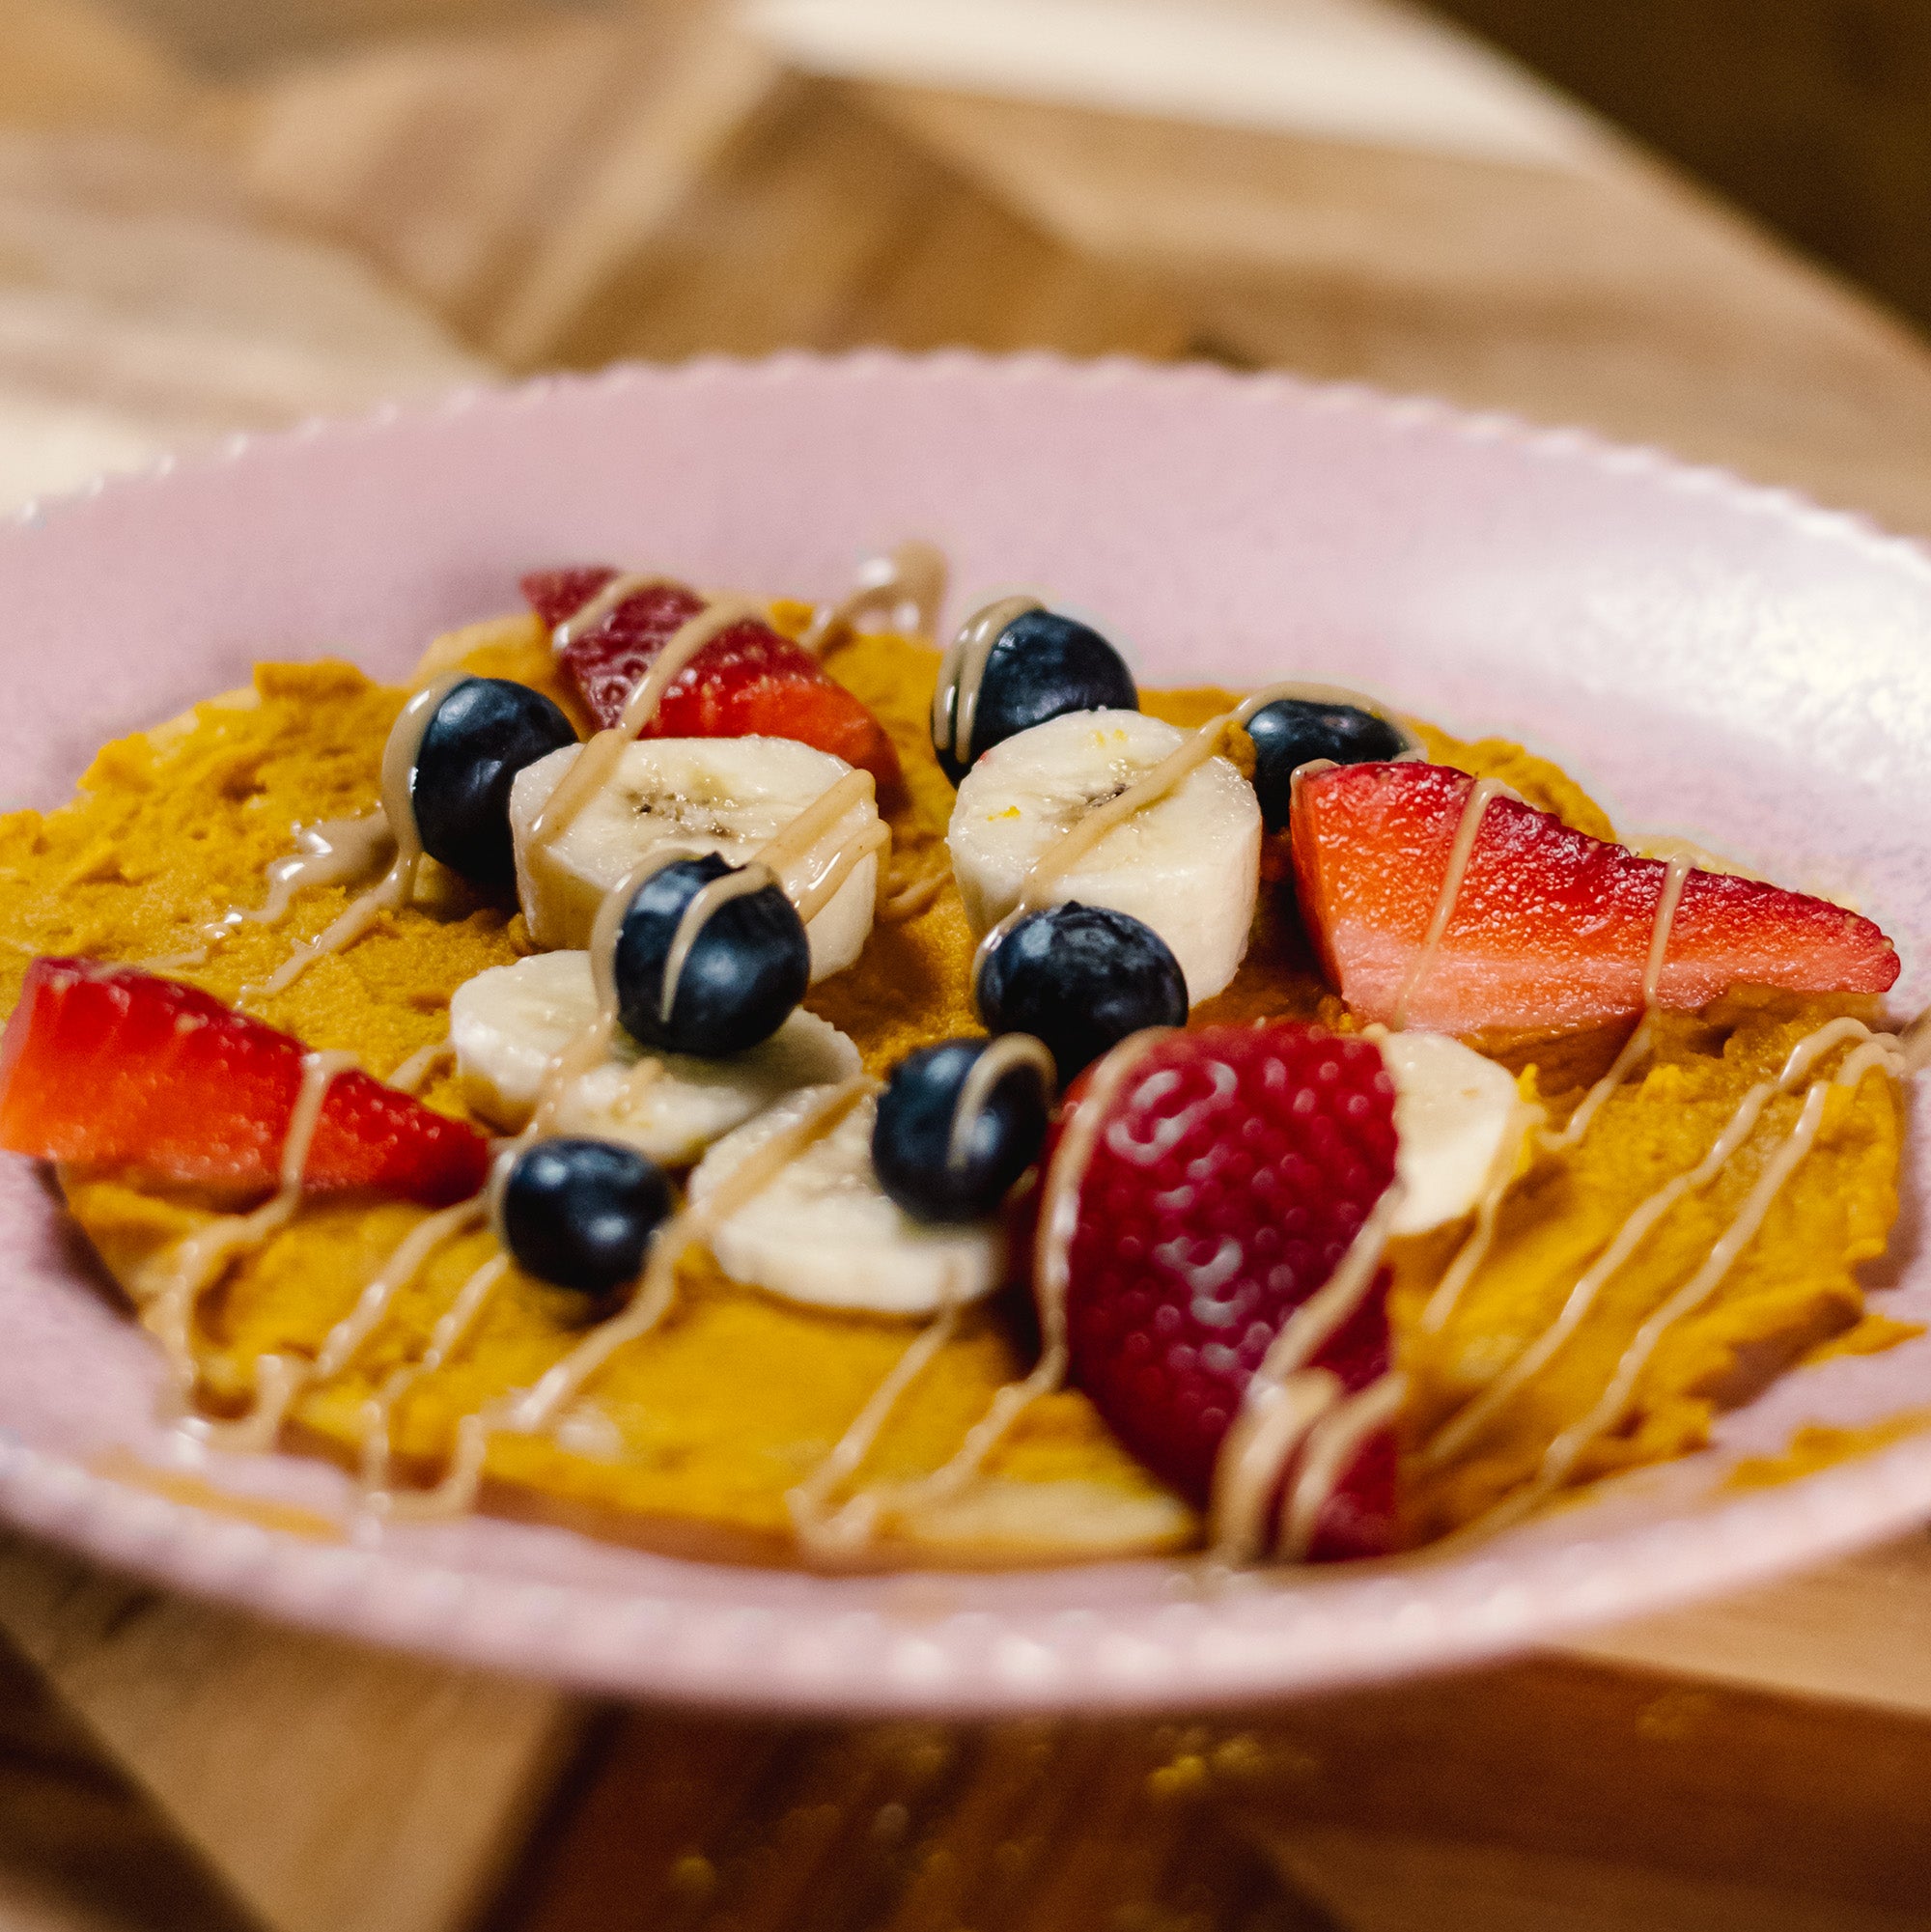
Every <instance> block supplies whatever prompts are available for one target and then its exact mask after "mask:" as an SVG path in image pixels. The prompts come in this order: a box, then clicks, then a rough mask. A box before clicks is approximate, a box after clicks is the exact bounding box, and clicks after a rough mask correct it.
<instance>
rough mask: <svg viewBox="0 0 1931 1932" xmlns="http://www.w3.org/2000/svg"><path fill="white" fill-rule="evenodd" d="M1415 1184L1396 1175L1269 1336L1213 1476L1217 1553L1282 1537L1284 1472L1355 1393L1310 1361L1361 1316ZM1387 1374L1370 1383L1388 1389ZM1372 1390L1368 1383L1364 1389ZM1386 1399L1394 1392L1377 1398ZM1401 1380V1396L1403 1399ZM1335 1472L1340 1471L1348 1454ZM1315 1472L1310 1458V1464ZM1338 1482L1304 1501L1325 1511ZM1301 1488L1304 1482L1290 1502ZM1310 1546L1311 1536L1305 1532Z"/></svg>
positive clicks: (1243, 1554)
mask: <svg viewBox="0 0 1931 1932" xmlns="http://www.w3.org/2000/svg"><path fill="white" fill-rule="evenodd" d="M1405 1192H1406V1190H1405V1189H1404V1188H1403V1186H1402V1184H1401V1182H1400V1181H1398V1180H1394V1181H1390V1182H1389V1183H1388V1185H1387V1186H1386V1187H1385V1189H1383V1190H1382V1193H1381V1198H1380V1199H1379V1200H1377V1201H1376V1203H1375V1205H1374V1207H1373V1208H1372V1209H1371V1210H1370V1211H1369V1213H1368V1216H1367V1218H1366V1219H1364V1220H1363V1221H1362V1223H1361V1225H1360V1227H1359V1229H1358V1230H1357V1232H1356V1235H1355V1238H1354V1240H1353V1241H1352V1242H1350V1243H1349V1245H1348V1249H1347V1252H1346V1253H1345V1254H1343V1255H1342V1257H1341V1259H1340V1261H1339V1263H1338V1264H1337V1265H1336V1267H1335V1269H1334V1272H1333V1274H1330V1275H1329V1277H1328V1279H1327V1280H1326V1281H1325V1282H1323V1283H1322V1285H1321V1286H1320V1287H1319V1288H1317V1289H1316V1290H1315V1291H1314V1293H1313V1294H1312V1295H1311V1296H1309V1297H1308V1299H1307V1300H1306V1301H1305V1302H1302V1303H1301V1306H1300V1307H1298V1308H1297V1309H1296V1310H1295V1311H1294V1313H1293V1314H1291V1315H1290V1316H1289V1317H1288V1318H1287V1320H1286V1321H1285V1322H1284V1323H1282V1324H1281V1328H1280V1331H1279V1333H1277V1334H1276V1335H1275V1336H1274V1338H1273V1341H1272V1342H1271V1343H1270V1344H1269V1345H1268V1352H1267V1355H1266V1356H1265V1358H1263V1359H1262V1361H1261V1364H1260V1366H1259V1367H1258V1368H1257V1369H1255V1371H1254V1372H1253V1374H1252V1375H1251V1376H1250V1377H1249V1378H1248V1381H1247V1386H1246V1387H1245V1389H1243V1390H1242V1392H1241V1405H1240V1408H1239V1410H1238V1411H1237V1412H1236V1414H1235V1416H1234V1420H1233V1423H1232V1424H1231V1426H1230V1427H1229V1428H1228V1430H1227V1433H1226V1435H1225V1436H1224V1437H1223V1438H1222V1439H1221V1442H1220V1449H1219V1453H1218V1455H1217V1457H1216V1458H1215V1464H1214V1484H1213V1492H1212V1497H1211V1500H1210V1503H1209V1506H1208V1532H1209V1536H1210V1538H1211V1545H1212V1553H1213V1554H1214V1556H1215V1557H1216V1558H1217V1560H1219V1561H1222V1562H1226V1563H1245V1562H1251V1561H1252V1560H1253V1559H1254V1558H1255V1557H1257V1556H1262V1555H1266V1554H1270V1553H1271V1552H1272V1551H1273V1549H1274V1548H1275V1547H1276V1542H1277V1539H1276V1536H1275V1535H1274V1533H1273V1526H1271V1525H1270V1524H1269V1522H1268V1507H1269V1503H1270V1501H1271V1500H1272V1498H1273V1496H1274V1494H1275V1492H1276V1491H1277V1490H1278V1488H1279V1486H1280V1481H1281V1478H1282V1476H1283V1474H1284V1473H1285V1472H1286V1471H1287V1470H1288V1469H1289V1467H1290V1466H1291V1465H1292V1464H1293V1463H1294V1461H1295V1458H1296V1456H1297V1455H1298V1454H1299V1453H1300V1452H1301V1449H1302V1446H1303V1444H1305V1443H1307V1442H1308V1438H1309V1432H1310V1431H1311V1430H1313V1429H1314V1427H1315V1426H1316V1425H1317V1424H1318V1423H1320V1422H1322V1421H1323V1420H1324V1418H1325V1417H1327V1416H1328V1415H1329V1414H1330V1413H1331V1412H1332V1411H1334V1410H1335V1409H1336V1408H1337V1407H1338V1406H1339V1405H1341V1403H1342V1402H1343V1400H1344V1398H1345V1397H1346V1390H1345V1389H1344V1388H1343V1387H1342V1386H1341V1382H1340V1380H1339V1378H1338V1377H1336V1376H1334V1375H1332V1374H1330V1373H1329V1371H1328V1370H1327V1369H1320V1368H1310V1367H1308V1363H1309V1362H1310V1361H1312V1360H1313V1358H1314V1357H1315V1356H1317V1355H1318V1354H1320V1352H1321V1349H1322V1347H1323V1345H1324V1344H1325V1343H1326V1342H1327V1341H1328V1340H1329V1337H1330V1336H1331V1335H1333V1334H1334V1333H1336V1332H1337V1330H1340V1328H1341V1327H1342V1325H1343V1324H1344V1323H1346V1322H1347V1321H1348V1320H1349V1319H1350V1318H1351V1317H1352V1316H1354V1315H1355V1314H1356V1313H1357V1311H1358V1309H1359V1308H1360V1306H1361V1304H1362V1302H1365V1301H1366V1300H1367V1297H1368V1294H1369V1292H1370V1291H1371V1290H1372V1289H1373V1287H1374V1282H1375V1274H1376V1271H1377V1270H1378V1269H1379V1268H1380V1267H1381V1265H1382V1256H1383V1254H1384V1253H1385V1250H1386V1247H1387V1243H1388V1233H1389V1230H1390V1229H1391V1228H1392V1227H1393V1225H1394V1218H1395V1216H1396V1214H1397V1213H1398V1212H1399V1211H1400V1208H1401V1203H1402V1199H1403V1196H1404V1194H1405ZM1392 1380H1394V1378H1392V1377H1388V1376H1384V1377H1382V1378H1380V1379H1379V1380H1378V1381H1376V1382H1375V1383H1373V1384H1371V1385H1369V1386H1370V1387H1371V1388H1375V1389H1379V1388H1380V1387H1381V1385H1382V1383H1383V1382H1387V1381H1392ZM1362 1392H1363V1393H1365V1392H1366V1391H1365V1390H1364V1391H1362ZM1378 1399H1379V1400H1381V1401H1385V1400H1387V1397H1386V1396H1385V1395H1383V1396H1382V1397H1380V1398H1378ZM1400 1399H1401V1398H1400V1389H1399V1388H1398V1387H1397V1388H1396V1390H1395V1391H1394V1395H1393V1401H1394V1404H1395V1406H1396V1407H1399V1405H1400ZM1329 1460H1335V1467H1334V1469H1333V1470H1330V1474H1331V1475H1332V1476H1333V1477H1334V1478H1335V1479H1336V1480H1338V1476H1339V1469H1340V1466H1339V1463H1338V1460H1336V1459H1331V1458H1330V1459H1329ZM1301 1473H1302V1475H1303V1476H1305V1475H1307V1474H1308V1473H1309V1471H1308V1469H1307V1467H1306V1466H1305V1464H1304V1463H1303V1468H1302V1471H1301ZM1332 1488H1333V1483H1332V1482H1331V1481H1330V1482H1329V1486H1328V1488H1327V1489H1326V1490H1323V1491H1321V1492H1320V1493H1319V1495H1318V1496H1316V1495H1314V1493H1313V1491H1312V1490H1311V1489H1310V1490H1309V1492H1308V1493H1307V1495H1306V1496H1305V1497H1303V1498H1302V1505H1303V1511H1304V1512H1305V1511H1307V1510H1311V1512H1312V1515H1313V1516H1316V1517H1318V1515H1319V1513H1320V1508H1321V1506H1322V1505H1323V1504H1325V1503H1326V1501H1327V1499H1328V1497H1329V1495H1330V1494H1331V1493H1332ZM1300 1494H1301V1485H1300V1484H1299V1483H1297V1484H1296V1486H1295V1489H1294V1490H1293V1491H1291V1492H1290V1495H1289V1498H1288V1506H1289V1509H1290V1511H1291V1510H1292V1507H1293V1504H1294V1499H1295V1497H1296V1496H1297V1495H1300ZM1303 1549H1304V1542H1303Z"/></svg>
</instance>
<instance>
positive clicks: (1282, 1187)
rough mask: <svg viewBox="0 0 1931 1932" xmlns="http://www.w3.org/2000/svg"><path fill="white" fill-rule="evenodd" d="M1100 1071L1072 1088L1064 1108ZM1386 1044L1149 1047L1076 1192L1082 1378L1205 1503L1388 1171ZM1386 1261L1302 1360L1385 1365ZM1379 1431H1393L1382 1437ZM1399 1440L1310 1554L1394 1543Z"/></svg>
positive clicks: (1349, 1372) (1235, 1036)
mask: <svg viewBox="0 0 1931 1932" xmlns="http://www.w3.org/2000/svg"><path fill="white" fill-rule="evenodd" d="M1092 1078H1093V1076H1092V1075H1091V1074H1089V1075H1087V1076H1085V1077H1084V1078H1081V1079H1080V1080H1078V1081H1076V1082H1075V1084H1074V1086H1073V1089H1072V1091H1071V1093H1070V1094H1069V1095H1068V1098H1067V1106H1066V1109H1065V1111H1064V1113H1063V1115H1062V1119H1061V1122H1060V1125H1059V1127H1058V1129H1057V1130H1056V1134H1055V1138H1054V1140H1053V1142H1052V1143H1051V1146H1050V1148H1049V1154H1048V1160H1049V1162H1050V1161H1051V1160H1052V1159H1053V1158H1054V1156H1055V1155H1056V1154H1057V1151H1058V1148H1059V1146H1060V1144H1061V1142H1062V1139H1063V1135H1064V1132H1065V1124H1066V1120H1067V1119H1069V1118H1072V1117H1075V1116H1077V1111H1078V1109H1079V1107H1081V1106H1088V1105H1091V1104H1092V1103H1091V1101H1090V1099H1089V1098H1088V1096H1089V1093H1090V1089H1091V1083H1092ZM1394 1159H1395V1127H1394V1085H1393V1082H1392V1081H1391V1080H1390V1079H1389V1078H1388V1076H1387V1073H1386V1071H1385V1069H1384V1067H1383V1065H1382V1058H1381V1054H1380V1052H1379V1050H1377V1049H1376V1048H1375V1047H1374V1046H1373V1045H1372V1044H1371V1043H1370V1042H1368V1041H1366V1040H1356V1039H1342V1038H1338V1037H1336V1036H1335V1035H1333V1034H1331V1033H1329V1032H1328V1031H1327V1030H1326V1029H1325V1028H1323V1027H1320V1026H1309V1025H1303V1024H1301V1023H1299V1022H1278V1023H1274V1024H1271V1025H1263V1026H1206V1027H1201V1028H1199V1029H1198V1030H1196V1031H1193V1032H1188V1033H1176V1034H1174V1035H1172V1036H1171V1037H1169V1038H1167V1039H1165V1040H1162V1041H1161V1042H1160V1043H1159V1044H1158V1045H1156V1046H1155V1047H1153V1048H1152V1050H1150V1051H1148V1052H1147V1054H1146V1055H1145V1057H1144V1058H1142V1059H1141V1060H1140V1061H1138V1063H1137V1064H1136V1065H1135V1066H1134V1068H1133V1072H1132V1073H1131V1074H1130V1075H1129V1077H1128V1078H1127V1079H1126V1081H1125V1083H1124V1084H1123V1086H1122V1087H1121V1088H1120V1090H1119V1092H1118V1093H1117V1094H1116V1095H1115V1096H1114V1098H1113V1100H1112V1101H1111V1103H1110V1105H1109V1106H1108V1110H1107V1115H1106V1120H1105V1127H1104V1129H1103V1130H1102V1132H1101V1134H1100V1136H1099V1139H1098V1142H1097V1144H1096V1146H1095V1151H1094V1154H1093V1159H1092V1162H1091V1164H1090V1166H1089V1167H1088V1169H1087V1171H1086V1175H1085V1178H1084V1180H1083V1181H1082V1183H1081V1185H1080V1188H1079V1192H1078V1218H1077V1224H1076V1226H1075V1229H1074V1233H1073V1240H1072V1245H1071V1248H1070V1250H1069V1255H1068V1262H1069V1280H1068V1291H1067V1302H1066V1318H1067V1339H1068V1343H1069V1345H1070V1348H1071V1352H1072V1365H1073V1374H1074V1377H1075V1379H1076V1380H1077V1382H1078V1384H1079V1386H1081V1387H1082V1388H1084V1389H1085V1390H1086V1392H1087V1393H1088V1394H1089V1395H1090V1396H1091V1397H1092V1399H1093V1402H1094V1404H1095V1406H1096V1407H1097V1408H1098V1409H1099V1411H1100V1413H1101V1414H1102V1415H1104V1416H1105V1419H1106V1421H1107V1423H1108V1425H1109V1426H1110V1427H1111V1428H1112V1430H1113V1431H1114V1433H1115V1434H1116V1435H1117V1436H1118V1437H1119V1438H1120V1440H1121V1441H1122V1442H1124V1443H1125V1444H1126V1445H1127V1447H1128V1448H1129V1449H1131V1450H1132V1451H1133V1454H1134V1455H1135V1456H1137V1457H1138V1458H1139V1459H1140V1460H1141V1461H1142V1462H1144V1463H1145V1464H1146V1465H1147V1467H1148V1468H1149V1469H1151V1470H1154V1471H1155V1473H1156V1474H1158V1475H1160V1476H1161V1477H1163V1478H1164V1479H1165V1480H1166V1481H1168V1482H1170V1483H1172V1484H1173V1485H1174V1487H1175V1488H1176V1489H1178V1490H1180V1491H1181V1492H1182V1493H1183V1494H1185V1495H1186V1496H1188V1497H1189V1498H1191V1499H1192V1500H1193V1501H1194V1502H1196V1503H1199V1504H1203V1505H1204V1504H1205V1502H1206V1501H1207V1499H1208V1497H1209V1495H1210V1492H1211V1490H1212V1486H1213V1480H1214V1468H1215V1463H1216V1459H1217V1455H1218V1452H1219V1448H1220V1443H1221V1439H1222V1438H1223V1437H1224V1436H1225V1435H1226V1433H1227V1429H1228V1426H1229V1425H1230V1423H1231V1422H1232V1420H1233V1418H1234V1415H1235V1414H1236V1412H1237V1411H1238V1410H1239V1408H1240V1404H1241V1396H1242V1391H1243V1390H1244V1389H1245V1387H1246V1386H1247V1383H1248V1382H1249V1381H1250V1380H1251V1378H1252V1376H1253V1373H1254V1371H1255V1369H1256V1368H1258V1367H1259V1365H1260V1363H1261V1360H1262V1358H1264V1357H1265V1356H1266V1354H1267V1352H1268V1348H1269V1345H1270V1344H1271V1343H1272V1342H1273V1338H1274V1336H1275V1335H1276V1334H1278V1333H1279V1331H1280V1329H1281V1325H1282V1324H1283V1323H1284V1322H1285V1321H1286V1320H1287V1319H1288V1317H1289V1316H1290V1315H1292V1314H1293V1313H1294V1311H1295V1310H1296V1309H1297V1308H1299V1307H1301V1305H1302V1303H1303V1302H1306V1301H1307V1300H1308V1298H1309V1297H1310V1296H1312V1295H1313V1294H1314V1293H1315V1291H1316V1290H1317V1289H1319V1288H1320V1287H1321V1285H1322V1284H1323V1283H1324V1282H1325V1281H1326V1280H1327V1279H1328V1277H1329V1275H1330V1274H1332V1273H1333V1272H1334V1269H1335V1267H1336V1265H1337V1264H1338V1263H1339V1262H1340V1260H1341V1257H1342V1256H1343V1255H1344V1254H1346V1252H1347V1251H1348V1246H1349V1244H1350V1243H1351V1242H1352V1241H1353V1240H1354V1238H1355V1236H1356V1235H1357V1233H1358V1232H1359V1230H1360V1227H1361V1224H1362V1222H1363V1221H1364V1220H1365V1219H1366V1218H1367V1216H1368V1213H1369V1211H1370V1210H1371V1209H1372V1208H1373V1206H1374V1204H1375V1202H1376V1201H1377V1200H1379V1199H1380V1197H1381V1195H1382V1193H1383V1191H1384V1190H1385V1189H1386V1187H1387V1185H1388V1183H1389V1181H1390V1180H1392V1179H1393V1177H1394ZM1386 1293H1387V1273H1386V1271H1385V1270H1383V1271H1382V1272H1381V1273H1380V1274H1379V1275H1378V1277H1377V1278H1376V1280H1375V1281H1374V1282H1373V1284H1372V1285H1371V1287H1370V1289H1369V1290H1368V1292H1367V1294H1366V1295H1365V1296H1364V1298H1363V1300H1362V1301H1361V1302H1360V1304H1359V1305H1358V1307H1357V1309H1356V1311H1355V1313H1354V1314H1353V1315H1352V1316H1351V1317H1350V1318H1349V1319H1348V1320H1347V1321H1346V1322H1344V1323H1343V1324H1342V1326H1341V1327H1340V1328H1339V1329H1338V1330H1336V1331H1335V1332H1334V1333H1333V1334H1331V1335H1329V1337H1328V1338H1327V1339H1326V1340H1325V1342H1324V1343H1323V1344H1322V1345H1321V1346H1320V1347H1319V1348H1317V1349H1316V1350H1315V1351H1314V1353H1313V1355H1312V1356H1311V1358H1309V1359H1308V1361H1307V1362H1306V1363H1305V1364H1304V1366H1306V1367H1310V1368H1322V1369H1326V1370H1329V1372H1330V1373H1332V1374H1333V1375H1334V1376H1336V1377H1337V1378H1338V1379H1339V1381H1340V1383H1341V1385H1342V1386H1343V1387H1344V1388H1345V1389H1347V1390H1349V1391H1355V1390H1358V1389H1361V1388H1364V1387H1366V1386H1368V1385H1369V1384H1370V1383H1372V1382H1375V1381H1377V1380H1378V1379H1379V1378H1380V1377H1381V1376H1382V1375H1383V1374H1384V1373H1385V1371H1386V1369H1387V1367H1388V1362H1389V1341H1388V1326H1387V1310H1386ZM1381 1433H1382V1434H1384V1435H1385V1433H1386V1432H1385V1431H1383V1432H1381ZM1393 1468H1394V1465H1393V1461H1392V1449H1391V1444H1381V1443H1379V1442H1378V1440H1377V1438H1375V1437H1370V1438H1369V1439H1368V1440H1367V1441H1366V1442H1364V1444H1363V1446H1362V1450H1361V1452H1360V1453H1359V1454H1357V1456H1356V1457H1355V1458H1353V1460H1352V1462H1351V1464H1350V1465H1349V1467H1348V1468H1347V1469H1346V1470H1344V1471H1343V1481H1342V1483H1341V1485H1340V1487H1339V1488H1338V1489H1337V1490H1336V1492H1335V1494H1334V1496H1333V1497H1332V1498H1329V1503H1328V1506H1327V1507H1326V1508H1325V1509H1324V1510H1323V1512H1322V1515H1321V1519H1320V1521H1319V1523H1318V1525H1317V1533H1316V1535H1315V1538H1314V1543H1313V1551H1312V1554H1315V1555H1317V1556H1323V1555H1342V1554H1370V1553H1371V1552H1376V1551H1385V1550H1386V1549H1388V1548H1390V1547H1392V1543H1393V1539H1394V1534H1395V1523H1394V1492H1393Z"/></svg>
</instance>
